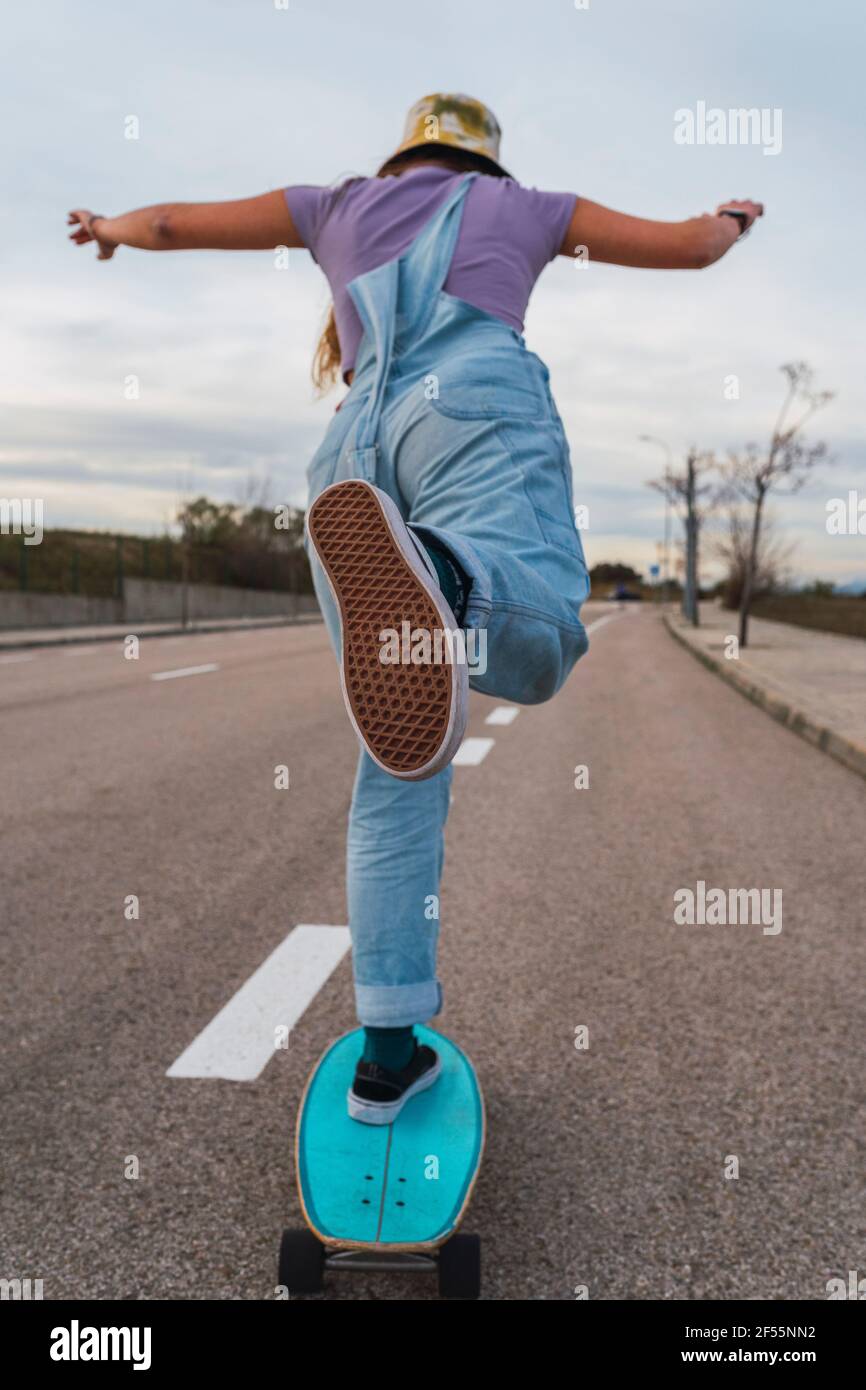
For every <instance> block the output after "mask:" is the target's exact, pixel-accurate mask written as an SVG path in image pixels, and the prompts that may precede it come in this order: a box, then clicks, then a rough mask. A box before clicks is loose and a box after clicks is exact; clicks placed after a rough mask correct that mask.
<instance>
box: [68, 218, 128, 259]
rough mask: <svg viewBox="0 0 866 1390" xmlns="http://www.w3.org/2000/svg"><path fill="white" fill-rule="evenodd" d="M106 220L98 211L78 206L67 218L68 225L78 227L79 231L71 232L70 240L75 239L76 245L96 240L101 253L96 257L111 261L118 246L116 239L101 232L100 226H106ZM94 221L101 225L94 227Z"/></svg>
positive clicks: (83, 244)
mask: <svg viewBox="0 0 866 1390" xmlns="http://www.w3.org/2000/svg"><path fill="white" fill-rule="evenodd" d="M105 220H106V219H104V218H101V217H100V216H99V214H98V213H95V212H89V211H88V210H87V208H76V209H75V211H74V212H70V214H69V216H68V218H67V219H66V221H67V226H70V227H77V228H78V230H77V231H75V232H70V234H69V240H70V241H74V242H75V244H76V246H86V245H87V243H88V242H89V241H95V242H96V244H97V246H98V247H99V254H98V256H97V257H96V259H97V260H98V261H110V260H111V258H112V256H113V255H114V253H115V251H116V250H117V246H118V243H117V242H116V241H108V240H107V238H106V237H105V234H104V232H103V233H101V232H100V227H101V226H104V223H105ZM94 222H97V223H99V224H100V226H97V227H94V225H93V224H94Z"/></svg>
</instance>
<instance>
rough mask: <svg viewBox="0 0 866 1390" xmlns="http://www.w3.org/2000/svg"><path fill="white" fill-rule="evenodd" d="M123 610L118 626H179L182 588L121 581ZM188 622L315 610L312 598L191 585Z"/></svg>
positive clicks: (158, 581)
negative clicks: (157, 624)
mask: <svg viewBox="0 0 866 1390" xmlns="http://www.w3.org/2000/svg"><path fill="white" fill-rule="evenodd" d="M123 588H124V595H125V610H124V614H123V617H122V619H121V622H129V623H159V622H180V620H181V618H182V616H183V585H182V584H171V583H166V582H165V581H164V580H161V579H127V580H125V581H124V586H123ZM187 595H188V602H189V614H188V616H189V621H190V622H191V623H194V622H201V621H204V620H205V619H207V618H266V617H273V616H277V617H291V616H293V615H294V614H295V613H313V612H315V611H316V608H317V607H318V605H317V603H316V600H315V598H313V596H312V595H311V594H285V593H274V592H272V591H271V590H268V589H233V588H231V587H230V586H228V585H220V584H190V585H189V586H188V589H187Z"/></svg>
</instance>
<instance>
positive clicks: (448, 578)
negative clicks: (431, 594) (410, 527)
mask: <svg viewBox="0 0 866 1390" xmlns="http://www.w3.org/2000/svg"><path fill="white" fill-rule="evenodd" d="M422 545H423V546H424V549H425V550H426V551H427V554H428V555H429V556H430V559H431V560H432V561H433V564H434V566H435V569H436V574H437V577H438V579H439V587H440V588H441V590H442V592H443V594H444V595H445V599H446V602H447V604H448V607H449V608H450V609H451V612H452V613H453V614H454V617H455V618H456V619H457V626H458V627H462V626H463V619H464V618H465V617H466V603H467V600H468V598H469V590H470V589H471V587H472V581H471V580H470V579H469V578H468V576H467V575H466V574H464V572H463V570H462V568H461V567H460V565H458V563H457V561H456V560H455V559H454V557H453V555H450V554H449V553H448V552H447V551H446V550H442V549H440V548H439V546H438V545H436V543H435V542H434V541H428V540H424V541H422Z"/></svg>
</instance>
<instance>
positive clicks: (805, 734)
mask: <svg viewBox="0 0 866 1390" xmlns="http://www.w3.org/2000/svg"><path fill="white" fill-rule="evenodd" d="M663 621H664V625H665V627H666V628H667V630H668V632H669V633H670V635H671V637H673V638H674V639H675V641H677V642H679V644H680V646H681V647H685V648H686V650H687V651H689V652H691V654H692V656H693V657H695V658H696V660H697V661H700V662H701V664H702V665H703V666H706V667H707V669H708V670H709V671H714V672H715V673H716V675H717V676H721V678H722V680H723V681H727V683H728V685H732V686H733V687H734V689H735V690H738V691H739V692H740V694H741V695H744V696H745V697H746V699H747V700H751V702H752V704H753V705H758V706H759V708H760V709H762V710H764V711H765V712H766V713H767V714H769V715H770V717H771V719H775V720H776V722H777V723H778V724H784V725H785V727H786V728H787V729H790V730H791V732H792V733H795V734H798V735H799V736H800V738H803V739H805V740H806V742H807V743H811V744H812V746H813V748H819V749H820V750H821V752H822V753H829V755H830V757H831V758H835V759H836V761H837V762H839V763H843V764H844V765H845V767H847V768H848V769H849V770H850V771H851V772H857V773H859V775H860V776H861V777H866V748H864V747H863V746H862V745H861V744H859V743H855V742H854V740H853V739H849V738H845V737H843V735H841V734H837V733H834V732H833V730H832V729H828V728H827V726H826V725H825V724H818V723H817V722H816V720H814V719H812V717H811V716H810V715H808V714H805V713H804V712H803V710H800V709H797V708H796V706H795V705H790V704H788V703H787V702H786V701H785V700H783V699H781V698H780V696H778V695H775V694H773V693H772V692H771V691H769V690H768V689H767V687H766V686H764V685H761V684H760V683H759V682H758V681H756V680H754V679H752V678H750V677H748V676H744V675H742V674H741V672H740V671H738V670H737V668H736V667H735V666H734V665H733V664H732V663H731V662H727V661H719V660H718V658H717V657H714V656H711V655H710V653H709V652H705V651H702V650H701V649H700V648H699V647H696V646H695V645H694V643H693V642H690V641H689V639H688V637H686V636H685V634H684V633H683V632H681V631H680V630H679V629H678V627H676V626H675V624H674V622H673V620H672V619H671V618H670V617H669V616H668V614H664V618H663Z"/></svg>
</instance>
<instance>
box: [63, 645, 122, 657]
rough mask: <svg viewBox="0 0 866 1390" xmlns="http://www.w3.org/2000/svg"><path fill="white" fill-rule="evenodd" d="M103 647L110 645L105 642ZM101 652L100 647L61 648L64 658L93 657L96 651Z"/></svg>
mask: <svg viewBox="0 0 866 1390" xmlns="http://www.w3.org/2000/svg"><path fill="white" fill-rule="evenodd" d="M105 645H106V646H110V645H111V643H109V642H106V644H105ZM101 650H102V648H101V647H63V648H62V651H63V655H64V656H95V654H96V653H97V652H98V651H101Z"/></svg>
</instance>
